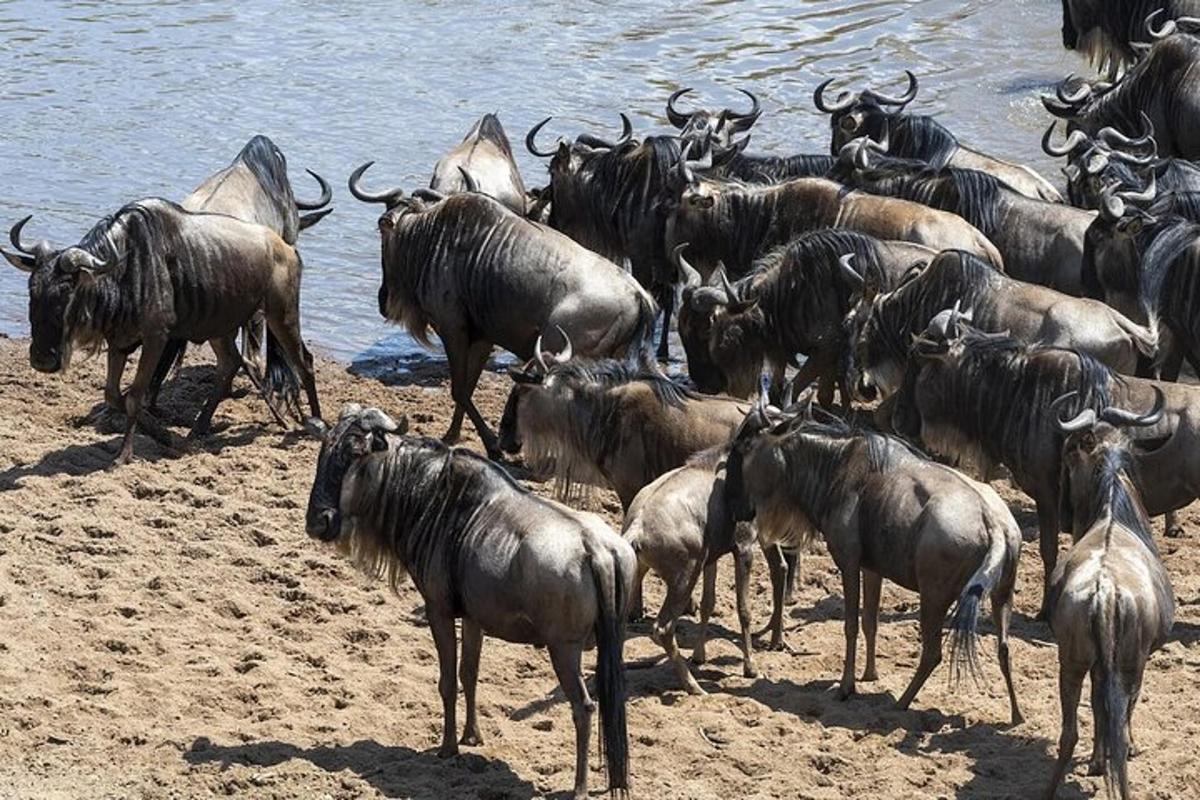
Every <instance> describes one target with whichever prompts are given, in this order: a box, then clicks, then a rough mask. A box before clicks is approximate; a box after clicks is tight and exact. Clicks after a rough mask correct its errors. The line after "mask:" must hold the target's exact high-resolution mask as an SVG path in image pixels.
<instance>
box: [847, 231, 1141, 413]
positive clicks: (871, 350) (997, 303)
mask: <svg viewBox="0 0 1200 800" xmlns="http://www.w3.org/2000/svg"><path fill="white" fill-rule="evenodd" d="M856 275H857V273H855V272H848V273H847V278H848V279H849V280H851V281H853V280H854V277H855V276H856ZM861 296H862V299H861V301H860V304H859V306H858V307H857V308H856V309H855V310H854V312H853V316H852V318H851V319H850V322H849V327H850V328H851V329H852V330H853V331H854V334H853V335H854V336H855V342H854V350H853V352H854V371H855V372H856V373H857V374H856V375H855V376H854V377H855V378H856V380H855V381H854V385H855V386H856V387H857V388H858V390H859V391H860V392H865V393H866V394H868V395H869V394H873V393H874V392H875V391H878V392H881V393H882V394H883V395H884V396H887V395H890V394H892V392H894V391H895V390H896V389H898V388H900V384H901V382H902V380H903V376H904V370H905V367H906V366H907V364H908V353H909V347H910V345H911V344H912V338H913V337H914V336H916V335H917V334H919V333H921V332H922V331H924V330H925V328H926V327H927V326H928V325H929V323H930V321H931V320H933V319H934V317H935V316H937V315H938V314H939V313H940V312H942V311H943V310H945V309H946V308H948V307H951V306H961V308H962V309H963V310H964V311H965V312H969V314H968V319H970V320H971V323H972V325H973V326H974V327H976V328H978V329H980V330H984V331H991V332H999V331H1005V332H1007V333H1010V334H1011V335H1012V336H1013V337H1014V338H1015V339H1017V340H1019V341H1022V342H1027V343H1029V344H1046V345H1053V346H1057V347H1064V348H1074V349H1076V350H1079V351H1080V352H1083V353H1087V354H1089V355H1091V356H1092V357H1094V358H1095V359H1096V360H1098V361H1100V362H1101V363H1103V364H1107V365H1108V366H1110V367H1112V368H1113V369H1115V370H1117V371H1119V372H1123V373H1129V374H1132V373H1133V372H1134V371H1135V369H1136V368H1137V366H1138V362H1139V359H1142V358H1145V359H1153V358H1154V356H1155V355H1156V353H1157V348H1158V333H1157V330H1156V329H1154V328H1147V327H1143V326H1141V325H1138V324H1136V323H1135V322H1133V321H1131V320H1129V319H1128V318H1126V317H1125V316H1124V315H1122V314H1121V313H1120V312H1118V311H1116V310H1115V309H1113V308H1111V307H1110V306H1108V305H1105V304H1104V303H1102V302H1101V301H1099V300H1092V299H1090V298H1083V297H1071V296H1070V295H1066V294H1062V293H1061V292H1056V291H1054V290H1053V289H1048V288H1046V287H1045V286H1038V285H1037V284H1033V283H1024V282H1022V281H1017V280H1013V279H1012V278H1009V277H1007V276H1006V275H1002V274H1000V273H999V272H997V271H996V270H994V269H992V267H991V266H990V265H988V264H985V263H983V262H982V261H980V260H979V259H978V258H975V257H974V256H972V255H970V254H969V253H963V252H961V251H956V250H949V251H946V252H943V253H940V254H938V256H937V258H935V259H933V261H932V262H930V264H929V266H927V267H925V268H924V269H922V270H920V271H914V272H913V274H912V275H911V276H910V277H909V278H908V279H907V280H905V281H903V282H902V283H901V284H900V285H899V286H897V287H896V288H895V289H893V290H892V291H890V292H884V293H879V294H875V293H874V292H873V291H864V292H862V293H861Z"/></svg>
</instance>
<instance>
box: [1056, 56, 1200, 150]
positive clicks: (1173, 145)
mask: <svg viewBox="0 0 1200 800" xmlns="http://www.w3.org/2000/svg"><path fill="white" fill-rule="evenodd" d="M1198 65H1200V39H1197V38H1196V37H1193V36H1188V35H1186V34H1182V33H1181V34H1175V35H1172V36H1167V37H1166V38H1164V39H1162V40H1160V41H1158V42H1157V43H1155V45H1154V47H1152V48H1151V49H1150V52H1149V54H1148V55H1147V56H1146V57H1145V58H1144V59H1143V60H1141V61H1140V62H1138V63H1137V65H1135V66H1134V67H1133V68H1132V69H1130V70H1129V72H1128V73H1126V75H1125V77H1124V78H1122V79H1121V81H1120V82H1118V83H1117V84H1115V85H1108V86H1103V87H1102V86H1093V85H1090V84H1088V83H1087V82H1086V81H1081V80H1079V79H1075V78H1067V80H1065V81H1063V82H1062V83H1061V84H1059V86H1058V88H1057V90H1056V95H1057V96H1056V97H1050V96H1048V95H1043V97H1042V104H1043V105H1044V106H1045V107H1046V110H1048V111H1049V112H1050V113H1051V114H1053V115H1054V116H1056V117H1061V118H1063V119H1066V120H1068V125H1067V130H1068V133H1070V131H1074V130H1081V131H1083V132H1084V133H1086V134H1088V135H1089V136H1096V135H1098V133H1099V131H1100V130H1101V129H1102V128H1109V127H1112V128H1116V129H1117V130H1119V131H1134V130H1137V129H1138V128H1139V127H1140V125H1141V118H1142V115H1145V116H1146V117H1147V118H1148V119H1149V120H1150V123H1151V125H1153V127H1154V135H1155V140H1156V141H1157V143H1158V153H1159V155H1163V156H1178V157H1181V158H1188V159H1195V158H1198V157H1200V126H1197V125H1196V124H1195V120H1198V119H1200V91H1198V90H1197V86H1198V85H1197V81H1198V80H1200V78H1198V77H1197V72H1198Z"/></svg>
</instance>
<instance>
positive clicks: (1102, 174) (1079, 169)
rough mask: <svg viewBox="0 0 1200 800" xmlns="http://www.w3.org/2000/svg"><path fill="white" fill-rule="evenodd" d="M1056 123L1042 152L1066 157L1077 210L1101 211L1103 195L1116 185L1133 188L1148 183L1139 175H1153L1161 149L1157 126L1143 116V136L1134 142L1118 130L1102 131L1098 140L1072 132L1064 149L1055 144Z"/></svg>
mask: <svg viewBox="0 0 1200 800" xmlns="http://www.w3.org/2000/svg"><path fill="white" fill-rule="evenodd" d="M1057 125H1058V122H1057V121H1055V122H1053V123H1051V125H1050V127H1049V128H1047V129H1046V133H1045V135H1043V136H1042V150H1043V151H1044V152H1045V153H1046V154H1047V155H1050V156H1054V157H1056V158H1061V157H1063V156H1066V158H1067V165H1066V166H1065V167H1063V170H1062V171H1063V175H1064V176H1066V178H1067V196H1068V197H1069V198H1070V201H1071V204H1072V205H1074V206H1076V207H1077V208H1085V209H1089V210H1091V209H1098V208H1100V201H1101V198H1100V194H1101V192H1102V191H1103V189H1104V187H1105V186H1107V185H1108V184H1110V183H1113V182H1119V183H1124V184H1127V185H1132V184H1134V183H1135V182H1136V183H1138V184H1141V183H1144V182H1145V178H1139V177H1138V173H1142V172H1149V173H1151V174H1152V173H1153V171H1154V169H1155V167H1156V163H1157V160H1156V158H1155V155H1156V148H1157V145H1156V143H1155V141H1154V135H1153V134H1154V131H1153V126H1152V124H1151V122H1150V120H1149V118H1147V117H1146V115H1145V114H1144V113H1143V114H1142V125H1143V132H1142V134H1141V135H1140V136H1138V137H1136V138H1131V137H1129V136H1126V135H1125V134H1123V133H1121V132H1120V131H1118V130H1116V129H1115V128H1111V127H1108V128H1104V129H1102V130H1101V131H1100V132H1099V134H1098V135H1097V137H1096V138H1095V139H1092V138H1091V137H1089V136H1088V135H1087V134H1086V133H1084V132H1083V131H1081V130H1074V131H1071V133H1070V135H1069V136H1068V137H1067V139H1066V141H1064V142H1063V143H1062V144H1061V145H1055V144H1054V143H1053V141H1052V139H1053V136H1054V129H1055V127H1056V126H1057Z"/></svg>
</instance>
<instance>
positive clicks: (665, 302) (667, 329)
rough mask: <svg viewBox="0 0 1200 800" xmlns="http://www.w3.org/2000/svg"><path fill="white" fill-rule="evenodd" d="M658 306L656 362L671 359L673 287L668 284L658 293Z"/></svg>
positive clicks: (673, 306)
mask: <svg viewBox="0 0 1200 800" xmlns="http://www.w3.org/2000/svg"><path fill="white" fill-rule="evenodd" d="M658 294H659V305H661V306H662V336H660V337H659V339H658V360H659V361H669V360H670V358H671V314H672V313H673V312H674V310H675V287H674V286H672V285H670V284H668V285H667V288H666V289H665V290H664V291H662V292H659V293H658Z"/></svg>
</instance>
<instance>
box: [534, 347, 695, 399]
mask: <svg viewBox="0 0 1200 800" xmlns="http://www.w3.org/2000/svg"><path fill="white" fill-rule="evenodd" d="M546 377H547V378H550V377H556V378H560V379H562V380H565V381H569V382H570V383H572V384H575V385H582V386H592V387H596V388H599V389H601V390H602V391H604V390H608V389H612V388H615V387H618V386H625V385H628V384H630V383H642V384H645V385H646V386H648V387H649V388H650V390H651V391H652V392H653V393H654V397H655V399H656V400H658V402H659V403H661V404H662V405H664V406H674V407H681V406H683V405H684V403H685V402H686V401H688V400H700V399H703V395H700V394H698V393H697V392H696V391H695V390H693V389H690V388H688V387H687V386H684V385H683V384H681V383H678V382H676V381H674V380H672V379H671V378H670V377H668V376H666V375H664V374H663V373H661V372H659V371H658V370H657V369H656V368H654V367H653V366H649V365H646V364H640V363H630V362H629V361H619V360H617V359H611V358H604V359H589V358H573V359H571V360H570V361H568V362H566V363H565V364H555V365H554V366H552V367H551V368H550V372H549V373H548V374H547V376H546Z"/></svg>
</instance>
